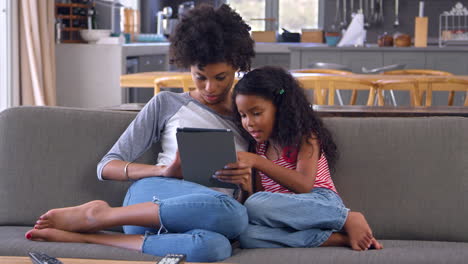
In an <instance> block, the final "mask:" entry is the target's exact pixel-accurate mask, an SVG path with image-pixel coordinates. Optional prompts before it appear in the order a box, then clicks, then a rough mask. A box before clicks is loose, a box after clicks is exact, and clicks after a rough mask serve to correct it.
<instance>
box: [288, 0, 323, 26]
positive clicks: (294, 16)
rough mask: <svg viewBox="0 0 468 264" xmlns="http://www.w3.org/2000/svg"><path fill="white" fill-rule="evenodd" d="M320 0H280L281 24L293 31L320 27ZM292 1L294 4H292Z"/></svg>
mask: <svg viewBox="0 0 468 264" xmlns="http://www.w3.org/2000/svg"><path fill="white" fill-rule="evenodd" d="M318 2H319V1H318V0H294V2H293V1H290V0H279V25H280V28H285V29H287V30H289V31H291V32H301V29H303V28H308V29H312V28H318V25H319V19H318V14H319V12H318V11H319V4H318ZM292 3H294V4H293V6H292Z"/></svg>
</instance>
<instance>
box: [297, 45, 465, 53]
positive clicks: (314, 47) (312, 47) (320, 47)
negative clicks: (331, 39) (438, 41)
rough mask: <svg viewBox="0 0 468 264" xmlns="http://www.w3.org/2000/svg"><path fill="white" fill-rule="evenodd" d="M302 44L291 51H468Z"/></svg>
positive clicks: (439, 48)
mask: <svg viewBox="0 0 468 264" xmlns="http://www.w3.org/2000/svg"><path fill="white" fill-rule="evenodd" d="M301 44H302V45H291V46H289V49H290V50H291V51H297V50H326V51H364V52H365V51H385V52H388V51H397V52H400V51H401V52H428V51H436V52H447V51H460V52H468V46H447V47H439V46H427V47H425V48H416V47H379V46H377V44H368V45H366V46H365V47H329V46H327V45H325V44H313V43H301Z"/></svg>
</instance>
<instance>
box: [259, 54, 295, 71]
mask: <svg viewBox="0 0 468 264" xmlns="http://www.w3.org/2000/svg"><path fill="white" fill-rule="evenodd" d="M289 61H290V58H289V54H288V53H286V54H284V53H261V54H259V53H257V54H256V55H255V58H254V59H253V60H252V68H258V67H262V66H267V65H270V66H278V67H282V68H284V69H287V70H288V69H289Z"/></svg>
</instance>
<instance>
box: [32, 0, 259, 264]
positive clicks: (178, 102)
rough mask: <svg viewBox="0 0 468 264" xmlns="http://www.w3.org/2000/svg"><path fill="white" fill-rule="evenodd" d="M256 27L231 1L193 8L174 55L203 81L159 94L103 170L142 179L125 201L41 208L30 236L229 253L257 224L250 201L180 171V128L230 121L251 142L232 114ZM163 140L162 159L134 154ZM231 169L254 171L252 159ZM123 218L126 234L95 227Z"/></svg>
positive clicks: (191, 255)
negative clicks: (149, 161)
mask: <svg viewBox="0 0 468 264" xmlns="http://www.w3.org/2000/svg"><path fill="white" fill-rule="evenodd" d="M249 30H250V27H249V26H248V25H247V24H245V22H244V21H243V20H242V18H241V17H240V16H239V15H238V14H237V13H235V12H234V11H233V10H232V9H231V8H230V7H229V6H227V5H222V6H221V7H219V8H217V9H214V8H212V7H209V6H200V7H198V8H196V9H193V10H191V11H190V12H188V13H187V15H186V16H185V17H183V19H182V21H181V22H180V23H179V25H178V26H177V28H176V32H175V34H174V36H173V37H172V38H171V45H170V57H171V62H172V63H175V64H176V65H177V66H179V67H184V68H190V72H191V74H192V78H193V80H194V82H195V86H196V89H195V90H194V91H191V92H189V93H183V94H176V93H170V92H162V93H160V94H158V95H157V96H155V97H154V98H153V99H152V100H151V101H150V102H149V103H148V104H147V105H146V106H145V107H144V109H143V110H142V111H141V112H140V113H139V114H138V116H137V117H136V118H135V120H134V121H133V122H132V123H131V124H130V125H129V127H128V128H127V129H126V131H125V132H124V133H123V134H122V136H121V137H120V138H119V140H118V141H117V142H116V143H115V145H114V146H113V147H112V149H111V150H110V151H109V153H107V154H106V155H105V156H104V158H103V159H102V160H101V162H100V163H99V164H98V169H97V170H98V177H99V179H101V180H121V181H128V180H132V181H135V182H134V183H133V184H132V186H131V187H130V188H129V190H128V192H127V195H126V197H125V200H124V206H123V207H117V208H111V207H110V206H109V205H108V204H107V203H106V202H104V201H91V202H89V203H86V204H83V205H80V206H76V207H69V208H60V209H53V210H50V211H48V212H46V213H45V214H44V215H42V216H41V217H40V218H39V220H38V221H37V224H36V225H35V227H34V229H32V230H30V231H28V232H27V233H26V238H28V239H31V240H37V241H62V242H86V243H96V244H104V245H111V246H117V247H122V248H128V249H134V250H139V251H142V252H143V253H147V254H153V255H156V256H163V255H165V254H167V253H183V254H186V255H187V260H188V261H197V262H208V261H219V260H222V259H225V258H227V257H229V256H230V255H231V245H230V243H229V239H233V238H235V237H237V236H239V234H240V233H241V232H242V231H243V230H244V229H245V228H246V226H247V222H248V220H247V213H246V210H245V208H244V207H243V206H242V205H241V204H240V203H238V202H237V201H236V200H235V199H234V198H233V197H232V193H223V192H220V191H219V190H212V189H209V188H207V187H204V186H201V185H198V184H195V183H191V182H186V181H182V180H180V179H178V178H180V175H181V174H180V160H179V159H178V158H176V156H177V155H176V153H177V143H176V138H175V131H176V128H177V127H183V126H185V127H207V128H230V129H232V130H233V131H234V132H235V135H236V147H237V148H238V150H246V148H247V142H246V141H244V139H243V138H242V137H241V135H240V131H239V129H238V128H237V127H236V126H235V124H234V123H233V120H232V117H231V116H230V114H231V101H230V91H231V87H232V84H233V81H234V78H235V73H236V72H237V71H248V70H249V69H250V64H251V58H252V57H253V56H254V50H253V41H252V39H251V38H250V35H249ZM157 142H160V143H161V146H162V152H161V153H160V154H159V156H158V163H157V164H156V165H146V164H138V163H134V162H133V161H134V160H136V159H137V158H138V157H139V156H140V155H142V154H143V153H144V152H145V151H146V150H147V149H149V148H150V147H151V145H152V144H153V143H157ZM231 172H232V173H233V174H236V175H237V176H241V177H244V178H247V177H250V169H249V168H244V167H237V168H234V169H233V170H232V171H231ZM155 176H158V177H155ZM120 225H125V226H124V231H125V235H108V234H96V233H92V232H97V231H99V230H103V229H105V228H109V227H112V226H120ZM85 232H86V233H85Z"/></svg>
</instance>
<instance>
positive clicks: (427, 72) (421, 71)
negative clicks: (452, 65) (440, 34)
mask: <svg viewBox="0 0 468 264" xmlns="http://www.w3.org/2000/svg"><path fill="white" fill-rule="evenodd" d="M383 74H385V75H428V76H453V75H454V74H453V73H450V72H446V71H439V70H427V69H405V70H393V71H386V72H384V73H383ZM421 84H424V83H421ZM421 84H420V85H419V86H420V87H419V99H420V100H421V102H420V105H422V99H423V97H424V92H425V91H426V90H427V82H426V83H425V84H426V85H425V87H421V86H422V85H421ZM447 92H448V97H449V99H448V101H449V105H453V98H454V97H455V91H447Z"/></svg>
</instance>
